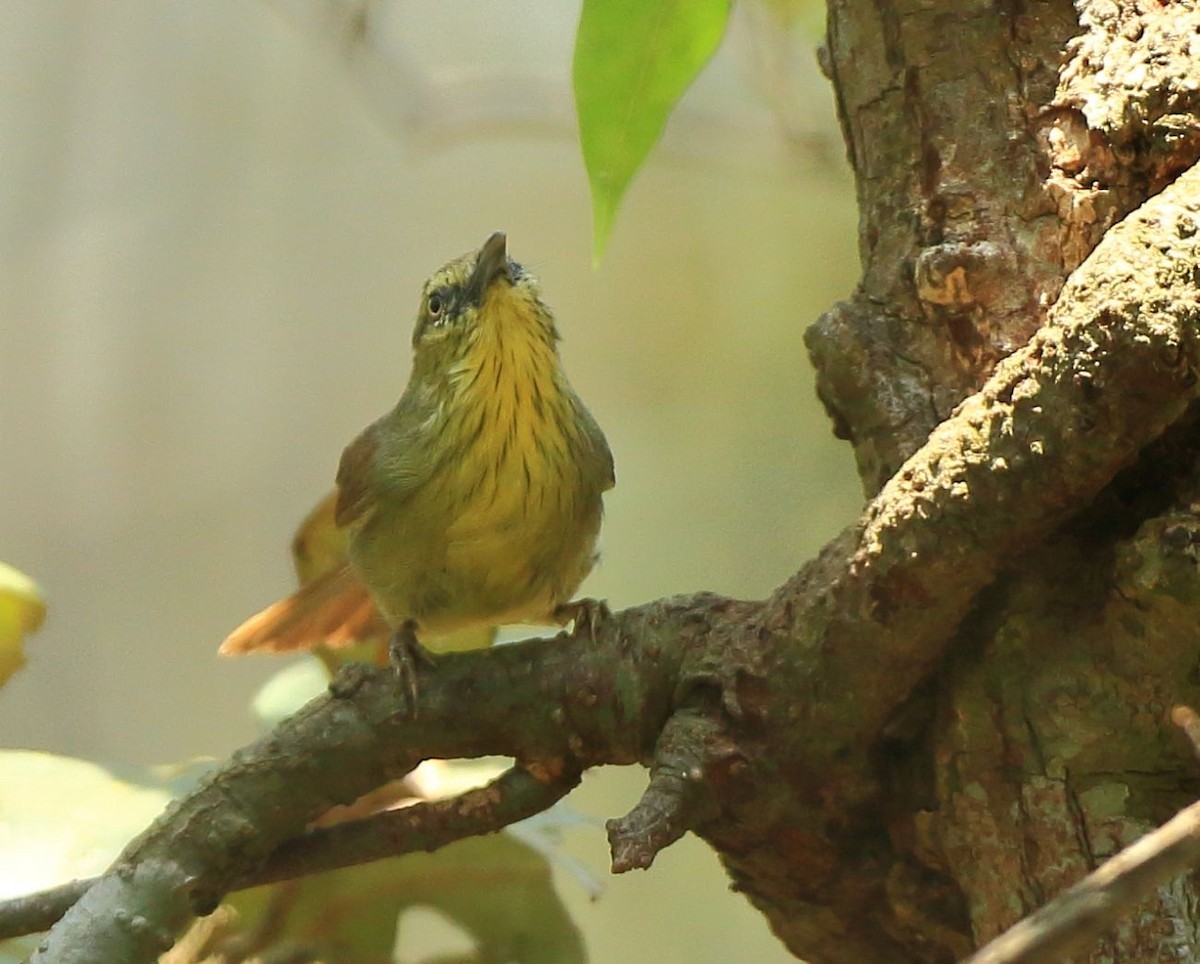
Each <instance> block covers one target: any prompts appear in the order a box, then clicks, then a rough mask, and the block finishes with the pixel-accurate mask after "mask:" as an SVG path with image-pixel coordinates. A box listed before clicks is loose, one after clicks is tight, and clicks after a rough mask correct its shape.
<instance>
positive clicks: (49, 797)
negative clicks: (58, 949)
mask: <svg viewBox="0 0 1200 964" xmlns="http://www.w3.org/2000/svg"><path fill="white" fill-rule="evenodd" d="M211 765H212V761H211V760H204V761H196V762H195V763H190V764H185V765H183V766H180V767H146V768H142V767H122V768H120V769H117V768H113V767H106V766H102V765H101V764H99V763H92V762H90V761H88V760H77V759H73V758H71V757H65V756H55V755H54V754H52V753H37V752H34V751H32V750H2V751H0V800H2V801H3V806H0V900H4V899H7V898H10V897H20V896H23V895H24V894H31V893H35V892H36V891H39V890H45V889H46V888H48V887H54V886H57V885H58V884H63V883H66V882H67V881H69V880H73V879H75V878H78V877H94V876H95V875H96V874H99V873H102V872H103V871H104V870H105V869H106V868H107V867H108V865H109V864H110V863H111V862H112V860H113V858H114V857H116V855H117V854H118V853H120V852H121V850H122V848H124V846H125V845H126V844H127V843H128V842H129V841H130V840H131V839H132V838H133V837H135V836H137V834H139V833H140V832H141V831H142V830H144V829H145V828H146V826H147V825H148V824H149V823H150V822H151V821H152V820H153V819H154V818H155V817H157V816H158V815H159V814H160V813H161V812H162V810H163V808H164V807H166V805H167V802H168V801H169V800H171V798H172V797H174V796H177V795H179V794H180V793H182V792H184V790H185V789H186V788H187V787H189V786H191V785H192V784H194V783H195V781H196V780H197V779H198V777H199V775H200V773H201V772H202V771H203V770H206V769H208V768H209V767H210V766H211ZM30 940H32V942H33V945H34V946H36V944H37V939H36V938H32V939H29V938H21V939H19V940H15V941H5V942H0V964H6V962H7V961H8V960H10V959H13V960H24V959H25V957H26V956H28V954H29V950H30V947H29V942H30Z"/></svg>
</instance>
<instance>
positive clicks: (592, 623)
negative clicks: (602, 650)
mask: <svg viewBox="0 0 1200 964" xmlns="http://www.w3.org/2000/svg"><path fill="white" fill-rule="evenodd" d="M553 617H554V620H555V621H556V622H557V623H558V624H559V625H560V626H565V625H566V624H567V623H569V622H574V623H575V631H576V632H578V631H579V627H580V626H587V628H588V634H589V635H590V636H591V637H592V639H595V638H596V630H597V629H598V628H599V627H600V624H601V623H602V622H604V621H605V620H606V619H611V618H612V610H611V609H609V608H608V603H606V602H605V601H604V600H603V599H572V600H571V601H570V602H566V603H563V604H562V605H560V606H556V607H555V608H554V613H553Z"/></svg>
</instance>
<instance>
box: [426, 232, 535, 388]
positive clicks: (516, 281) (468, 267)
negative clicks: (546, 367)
mask: <svg viewBox="0 0 1200 964" xmlns="http://www.w3.org/2000/svg"><path fill="white" fill-rule="evenodd" d="M557 337H558V335H557V332H556V330H555V327H554V316H553V315H552V314H551V313H550V309H549V308H547V307H546V305H545V304H543V302H542V300H541V290H540V288H539V286H538V283H537V280H536V279H535V278H534V277H533V276H532V275H531V274H529V273H528V272H527V271H526V270H525V269H524V268H522V267H521V265H519V264H517V263H516V262H515V261H512V260H510V259H509V257H508V244H507V239H506V237H505V235H504V234H503V233H501V232H499V231H497V232H496V233H495V234H493V235H492V236H491V237H490V238H488V239H487V241H485V242H484V243H483V247H481V248H480V249H479V250H478V251H473V252H471V253H469V254H464V255H463V256H462V257H460V258H455V259H454V260H453V261H451V262H449V263H448V264H446V265H445V266H443V267H442V268H441V269H439V270H438V271H436V272H435V273H434V275H433V277H431V278H430V279H429V280H428V281H427V282H426V283H425V288H424V290H423V291H422V293H421V306H420V309H419V310H418V313H417V323H416V327H415V328H414V329H413V350H414V352H415V355H416V359H415V367H416V368H417V369H425V370H426V371H427V372H428V371H430V370H436V369H439V368H448V367H450V366H452V365H454V363H455V362H456V361H459V360H461V359H463V358H464V357H465V356H467V355H469V354H473V353H474V352H476V351H480V350H488V349H489V348H490V347H498V346H500V345H503V344H505V343H506V342H507V343H511V342H514V341H516V342H524V341H527V340H529V339H531V338H532V339H534V340H537V341H545V342H546V343H548V344H550V345H553V343H554V341H555V340H556V339H557Z"/></svg>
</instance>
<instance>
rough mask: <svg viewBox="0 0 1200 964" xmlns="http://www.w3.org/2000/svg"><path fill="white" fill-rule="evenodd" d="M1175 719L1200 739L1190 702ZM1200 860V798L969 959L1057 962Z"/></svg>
mask: <svg viewBox="0 0 1200 964" xmlns="http://www.w3.org/2000/svg"><path fill="white" fill-rule="evenodd" d="M1171 720H1172V722H1174V723H1175V725H1176V726H1178V727H1179V728H1180V729H1182V730H1183V731H1184V732H1185V733H1186V734H1187V736H1188V738H1189V739H1190V740H1192V742H1193V745H1197V737H1198V736H1200V717H1197V715H1196V713H1195V712H1194V711H1193V710H1191V709H1190V708H1189V707H1186V706H1177V707H1175V709H1174V710H1172V711H1171ZM1197 865H1200V803H1193V804H1192V805H1191V806H1190V807H1187V808H1186V809H1184V810H1181V811H1180V812H1179V813H1177V814H1176V815H1175V816H1174V817H1173V818H1171V819H1170V820H1169V821H1167V822H1166V823H1165V824H1163V825H1162V826H1161V827H1159V828H1158V829H1157V830H1155V831H1153V832H1151V833H1148V834H1146V836H1144V837H1142V838H1141V839H1140V840H1138V841H1137V842H1136V843H1133V844H1131V845H1130V846H1128V847H1126V848H1125V849H1124V850H1122V851H1121V852H1120V853H1119V854H1117V855H1116V856H1115V857H1113V858H1112V859H1110V860H1108V861H1106V862H1105V863H1104V864H1103V865H1102V866H1100V867H1098V868H1097V869H1096V870H1095V871H1093V872H1092V873H1090V874H1089V875H1088V876H1087V877H1085V878H1084V879H1083V880H1081V881H1080V882H1079V883H1077V884H1076V885H1075V886H1074V887H1071V888H1070V889H1068V890H1066V891H1064V892H1063V893H1061V894H1059V895H1058V896H1057V897H1056V898H1054V900H1052V901H1050V903H1048V904H1046V905H1045V906H1044V907H1042V908H1040V909H1039V910H1037V911H1036V912H1034V913H1033V914H1030V915H1029V916H1028V917H1026V918H1024V919H1023V920H1021V921H1019V922H1018V923H1016V924H1014V925H1013V926H1012V927H1010V928H1009V929H1008V930H1007V931H1005V932H1004V933H1003V934H1001V935H1000V936H999V937H997V938H996V939H995V940H993V941H992V942H991V943H989V944H988V945H987V946H985V947H983V948H982V949H981V950H979V951H977V952H976V953H975V955H974V956H973V957H971V958H969V959H968V960H967V961H966V962H964V964H1057V962H1058V961H1062V960H1065V959H1066V958H1067V957H1068V956H1069V955H1070V954H1071V953H1072V952H1073V951H1078V950H1080V949H1081V948H1083V947H1085V946H1086V945H1088V944H1089V943H1091V942H1093V941H1095V940H1097V939H1098V938H1099V937H1101V936H1102V935H1103V934H1104V933H1105V931H1107V930H1109V929H1110V928H1112V927H1113V926H1115V925H1116V923H1117V922H1118V921H1120V920H1121V918H1123V917H1125V916H1126V915H1128V914H1129V912H1130V911H1131V910H1132V909H1133V908H1134V907H1136V906H1137V905H1138V904H1139V903H1141V902H1142V901H1144V900H1145V899H1146V898H1147V896H1149V894H1150V892H1151V891H1152V890H1153V889H1154V888H1155V887H1159V886H1161V885H1162V884H1165V883H1166V882H1167V881H1169V880H1171V879H1172V878H1173V877H1176V876H1178V875H1179V874H1182V873H1184V872H1186V871H1188V870H1190V869H1192V868H1193V867H1195V866H1197Z"/></svg>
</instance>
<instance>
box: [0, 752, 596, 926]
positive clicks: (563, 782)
mask: <svg viewBox="0 0 1200 964" xmlns="http://www.w3.org/2000/svg"><path fill="white" fill-rule="evenodd" d="M578 782H579V772H578V771H576V770H572V771H570V772H569V773H565V774H563V775H561V776H559V777H557V778H555V779H554V780H551V781H548V782H547V781H543V780H539V779H537V778H536V777H534V776H532V775H531V774H530V773H529V772H528V771H526V770H524V769H522V768H521V767H512V768H511V769H509V770H506V771H505V772H504V773H502V774H501V775H500V776H498V777H497V778H496V779H495V780H493V781H491V782H490V783H488V784H487V785H486V786H482V787H477V788H475V789H473V790H468V791H466V792H465V793H462V794H460V795H458V796H457V797H452V798H450V799H447V800H435V801H430V802H428V803H415V804H412V805H410V806H407V807H401V808H398V809H395V810H385V811H383V812H382V813H377V814H374V815H372V816H370V817H365V818H363V819H361V820H352V821H349V822H348V823H342V824H338V825H337V826H334V827H329V828H327V829H321V830H313V831H310V832H309V833H306V834H305V835H304V836H302V837H297V838H296V839H294V840H291V841H289V842H288V843H285V844H283V845H282V846H281V847H280V848H279V849H278V850H276V851H275V853H274V854H272V855H271V857H270V858H269V859H268V860H267V862H266V863H265V864H264V865H263V866H261V867H259V868H258V869H257V870H255V871H254V872H252V873H248V874H246V875H245V876H243V877H241V878H239V879H238V880H237V881H236V882H235V883H234V885H233V888H232V889H234V890H242V889H244V888H247V887H258V886H260V885H262V884H270V883H275V882H277V881H281V880H289V879H292V878H296V877H304V876H307V875H309V874H318V873H322V872H324V871H329V870H338V869H341V868H345V867H353V866H356V865H358V864H364V863H369V862H371V861H374V860H381V859H383V858H385V857H399V856H402V855H403V854H410V853H416V852H417V851H419V850H426V851H430V850H436V849H437V848H438V847H441V846H443V845H445V844H447V843H451V842H453V841H455V840H461V839H463V838H465V837H475V836H480V835H483V834H489V833H495V832H496V831H498V830H502V829H504V828H505V827H507V826H509V824H513V823H516V822H517V821H519V820H524V819H526V818H528V817H532V816H533V815H534V814H536V813H540V812H541V811H543V810H545V809H546V808H547V807H550V806H552V805H553V804H555V803H556V802H558V801H559V800H560V799H562V798H563V797H564V796H566V794H567V793H569V792H570V791H571V789H572V788H573V787H574V786H575V785H576V784H577V783H578ZM94 883H95V879H94V878H93V879H87V880H73V881H71V882H70V883H67V884H63V885H61V886H59V887H54V888H51V889H50V890H44V891H41V892H39V893H36V894H30V895H29V896H27V897H19V898H16V899H15V900H10V901H5V902H4V903H2V904H0V940H5V939H7V938H10V937H19V936H20V935H22V934H33V933H37V932H38V931H44V930H47V929H48V928H50V927H52V926H53V925H54V923H55V922H56V921H57V920H58V919H59V918H60V917H62V915H63V914H65V913H66V912H67V909H68V908H69V907H71V905H72V904H74V903H75V902H76V901H77V900H79V898H80V897H82V896H83V894H84V892H85V891H87V889H88V888H89V887H91V886H92V884H94Z"/></svg>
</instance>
